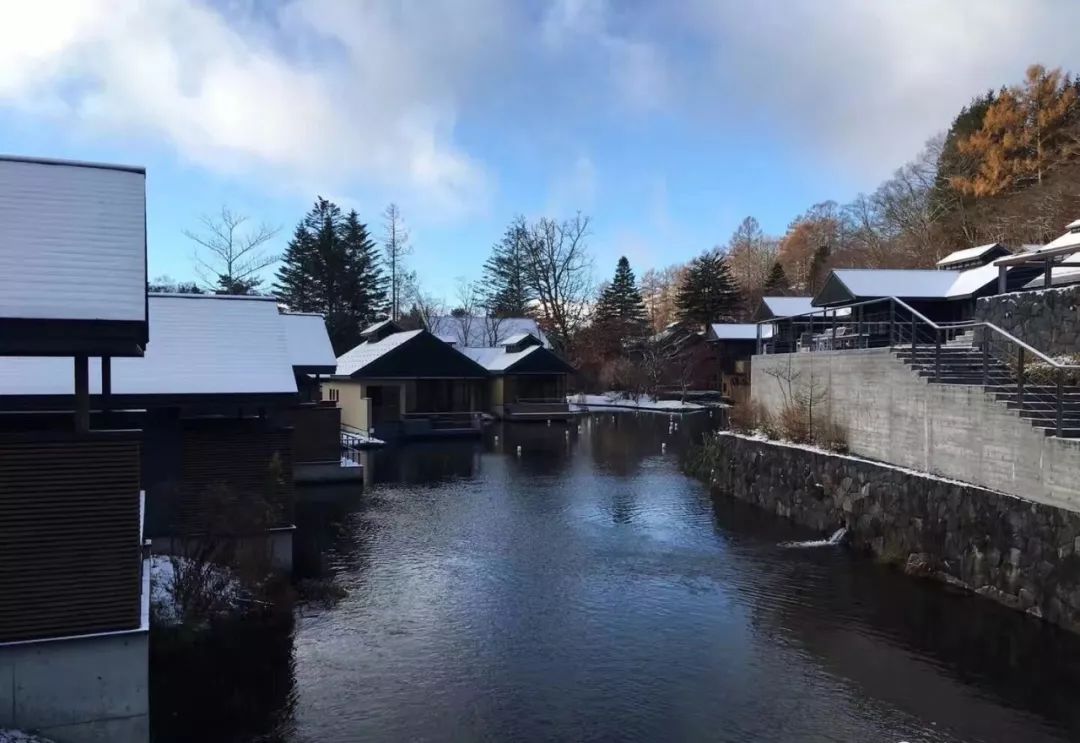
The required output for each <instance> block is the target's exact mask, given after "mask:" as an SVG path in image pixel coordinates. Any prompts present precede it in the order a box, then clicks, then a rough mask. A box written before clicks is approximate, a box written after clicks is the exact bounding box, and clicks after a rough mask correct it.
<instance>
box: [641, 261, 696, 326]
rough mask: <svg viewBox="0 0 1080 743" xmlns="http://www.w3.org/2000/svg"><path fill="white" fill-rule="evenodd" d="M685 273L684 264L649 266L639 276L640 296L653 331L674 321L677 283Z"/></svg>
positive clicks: (677, 293)
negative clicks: (658, 267) (659, 266)
mask: <svg viewBox="0 0 1080 743" xmlns="http://www.w3.org/2000/svg"><path fill="white" fill-rule="evenodd" d="M685 274H686V266H685V265H674V266H668V267H667V268H661V269H656V268H650V269H649V270H647V271H646V272H645V273H644V274H642V276H641V298H642V299H643V300H645V308H646V309H647V310H648V311H649V322H650V323H651V324H652V329H653V331H654V332H656V333H659V332H660V331H662V330H663V329H664V328H666V327H667V326H668V325H670V324H671V323H672V322H674V321H675V314H676V309H677V308H676V303H675V299H676V297H678V295H679V285H680V284H681V283H682V280H683V276H684V275H685Z"/></svg>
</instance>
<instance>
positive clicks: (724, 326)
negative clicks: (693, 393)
mask: <svg viewBox="0 0 1080 743" xmlns="http://www.w3.org/2000/svg"><path fill="white" fill-rule="evenodd" d="M765 327H768V326H765ZM758 328H759V326H758V325H756V324H754V323H713V324H711V325H709V328H708V330H707V331H706V333H705V341H706V343H707V344H708V345H709V347H710V348H711V349H712V357H711V362H712V364H713V368H714V374H715V378H716V387H717V389H719V390H720V394H721V396H722V397H723V398H724V400H725V401H727V402H732V403H737V402H745V401H746V400H748V399H749V396H750V357H751V356H753V355H754V353H755V351H756V350H757V344H758ZM766 332H767V331H766Z"/></svg>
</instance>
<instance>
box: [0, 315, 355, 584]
mask: <svg viewBox="0 0 1080 743" xmlns="http://www.w3.org/2000/svg"><path fill="white" fill-rule="evenodd" d="M146 307H147V309H148V311H149V317H150V322H149V328H150V336H151V338H152V339H153V341H152V342H151V343H150V344H149V345H148V346H147V350H146V353H145V354H144V355H143V356H141V357H132V358H122V359H115V360H114V361H113V362H112V364H111V369H110V374H109V376H110V378H111V383H110V392H109V394H108V395H106V394H105V393H104V391H103V387H102V383H101V382H99V381H98V380H99V374H100V369H101V368H102V365H101V362H99V361H98V360H97V359H94V360H92V361H91V363H90V365H89V369H90V377H91V380H92V381H91V384H90V385H89V399H90V408H91V410H92V411H93V415H94V416H95V417H101V418H103V419H104V418H112V419H122V420H125V421H128V422H130V423H131V424H133V425H138V426H140V427H141V428H142V430H143V432H144V434H143V446H142V477H141V481H142V487H143V489H144V490H145V491H146V495H147V510H146V516H147V524H146V531H147V536H148V537H150V538H151V539H153V540H154V547H155V549H156V550H158V551H166V552H169V551H174V550H176V549H178V548H179V546H178V543H177V542H176V541H175V540H178V539H179V540H187V539H190V538H193V537H197V536H199V535H201V534H204V533H206V531H207V530H208V529H211V528H216V525H215V524H214V523H212V521H213V519H214V518H215V516H214V515H213V508H212V505H211V504H210V503H209V502H208V500H207V499H208V498H210V497H211V494H212V493H213V492H215V491H218V490H220V489H221V488H228V489H229V490H230V491H233V492H235V493H237V494H240V495H242V496H244V497H247V498H249V499H262V498H272V500H273V502H272V503H268V507H269V508H271V509H272V510H273V518H272V519H271V523H270V524H269V529H270V535H271V547H272V552H273V559H274V562H275V564H277V565H278V566H280V567H282V568H288V567H289V565H290V563H291V532H292V530H293V528H294V527H293V517H292V510H293V429H292V427H291V424H292V417H291V416H292V413H293V410H294V408H295V407H296V406H297V402H298V397H297V386H296V371H295V367H294V363H293V357H292V355H291V352H290V346H289V343H288V342H287V339H286V326H287V324H288V321H289V319H288V316H285V315H282V314H280V312H279V311H278V307H277V303H276V302H275V301H274V300H273V299H272V298H265V297H233V296H218V295H213V294H153V295H150V296H149V297H148V298H147V299H146ZM323 335H325V330H323ZM301 368H303V367H301ZM102 378H103V377H102ZM71 393H72V386H71V380H70V379H69V378H68V376H67V375H66V374H65V364H64V363H63V361H62V360H61V359H56V358H43V357H19V358H5V359H0V410H7V411H14V410H61V409H63V407H64V406H65V404H66V402H65V401H66V400H67V399H69V396H70V395H71ZM110 411H111V412H110ZM333 435H334V436H335V437H336V436H337V432H336V429H335V431H334V433H333ZM335 440H336V438H335ZM271 469H273V470H274V471H275V472H276V473H277V474H276V475H274V479H275V480H280V484H279V485H276V486H274V487H269V486H268V482H269V480H270V478H271V474H270V473H271ZM238 536H240V535H238ZM243 536H250V535H243Z"/></svg>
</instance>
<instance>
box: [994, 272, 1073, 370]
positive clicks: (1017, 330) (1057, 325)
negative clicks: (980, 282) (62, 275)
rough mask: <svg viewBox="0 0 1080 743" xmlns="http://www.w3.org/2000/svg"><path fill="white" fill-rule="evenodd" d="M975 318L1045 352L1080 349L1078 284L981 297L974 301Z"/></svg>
mask: <svg viewBox="0 0 1080 743" xmlns="http://www.w3.org/2000/svg"><path fill="white" fill-rule="evenodd" d="M975 319H976V320H979V321H981V322H988V323H990V324H992V325H996V326H998V327H999V328H1001V329H1002V330H1004V331H1005V332H1007V333H1011V334H1012V335H1015V336H1016V337H1017V338H1019V339H1020V340H1022V341H1024V342H1025V343H1028V344H1030V345H1032V346H1034V347H1035V348H1037V349H1039V350H1040V351H1042V352H1043V353H1045V354H1047V355H1049V356H1062V355H1067V354H1074V353H1080V286H1070V287H1064V288H1061V289H1050V290H1048V291H1035V292H1020V293H1017V294H1000V295H997V296H993V297H984V298H982V299H980V300H978V301H977V302H976V304H975Z"/></svg>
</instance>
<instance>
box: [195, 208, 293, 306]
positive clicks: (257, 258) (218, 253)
mask: <svg viewBox="0 0 1080 743" xmlns="http://www.w3.org/2000/svg"><path fill="white" fill-rule="evenodd" d="M199 223H200V224H201V225H202V227H201V229H200V231H199V232H193V231H191V230H184V236H185V237H187V238H188V239H189V240H191V241H193V242H194V243H195V244H196V247H195V255H194V260H195V272H196V273H197V274H198V276H199V279H200V281H201V283H202V285H203V288H204V289H206V290H207V291H212V292H217V293H219V294H251V293H253V292H254V291H255V289H256V288H257V287H258V286H259V284H261V283H262V279H261V278H260V277H259V272H260V271H262V270H263V269H264V268H267V267H269V266H271V265H273V264H274V263H277V261H278V260H279V259H280V256H278V255H276V254H269V253H267V252H266V250H265V245H266V243H268V242H269V241H270V240H272V239H273V238H274V236H275V235H277V233H278V230H279V229H280V228H278V227H272V226H270V225H268V224H266V223H262V224H260V225H258V226H255V227H253V228H251V229H248V228H247V226H246V225H247V224H248V218H247V216H245V215H243V214H237V213H235V212H233V211H232V210H231V209H229V207H227V206H222V207H221V211H220V212H219V213H218V214H215V215H209V214H204V215H203V216H202V217H200V218H199Z"/></svg>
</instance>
